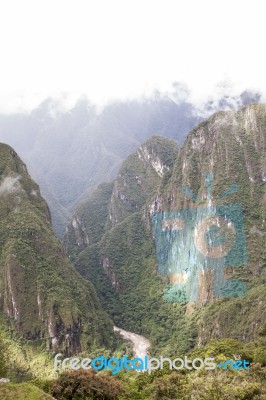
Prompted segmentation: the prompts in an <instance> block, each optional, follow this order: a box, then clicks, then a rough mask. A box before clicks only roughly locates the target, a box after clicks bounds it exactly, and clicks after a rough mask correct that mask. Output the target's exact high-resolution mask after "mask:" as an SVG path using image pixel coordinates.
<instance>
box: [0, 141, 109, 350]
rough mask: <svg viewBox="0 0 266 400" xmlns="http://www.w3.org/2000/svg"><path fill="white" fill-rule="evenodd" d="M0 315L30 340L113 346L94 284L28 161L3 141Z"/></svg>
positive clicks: (50, 345)
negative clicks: (74, 259) (67, 246)
mask: <svg viewBox="0 0 266 400" xmlns="http://www.w3.org/2000/svg"><path fill="white" fill-rule="evenodd" d="M0 294H1V296H0V317H1V331H2V332H4V331H5V330H6V329H9V330H12V331H13V332H14V333H16V334H18V336H19V337H21V338H23V339H24V340H25V341H26V342H27V343H29V344H33V345H34V344H43V346H44V347H45V348H46V349H47V350H49V351H51V352H56V351H62V352H64V353H65V354H76V353H78V352H80V351H83V350H85V349H86V350H87V349H92V348H94V347H95V346H96V347H97V346H109V347H112V345H113V331H112V322H111V320H110V318H109V317H108V316H107V314H106V313H105V312H104V311H103V309H102V307H101V304H100V302H99V299H98V297H97V295H96V292H95V289H94V287H93V285H92V284H91V283H90V282H88V281H85V280H84V279H83V278H82V277H81V276H80V275H79V273H78V272H77V271H76V270H75V269H74V267H73V266H72V265H71V263H70V262H69V259H68V257H67V255H66V253H65V251H64V248H63V246H62V244H61V243H60V242H59V240H58V239H57V238H56V237H55V236H54V233H53V231H52V226H51V216H50V211H49V208H48V206H47V204H46V202H45V201H44V199H43V198H42V197H41V195H40V189H39V186H38V185H37V184H36V183H35V182H34V181H33V180H32V179H31V177H30V176H29V174H28V172H27V168H26V166H25V164H24V163H23V162H22V161H21V160H20V158H19V157H18V155H17V153H16V152H15V151H14V150H13V149H12V148H11V147H9V146H8V145H5V144H1V145H0Z"/></svg>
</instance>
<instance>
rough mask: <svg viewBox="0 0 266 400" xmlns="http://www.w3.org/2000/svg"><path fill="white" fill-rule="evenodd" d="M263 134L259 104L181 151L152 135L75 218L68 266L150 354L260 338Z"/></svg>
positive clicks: (204, 127) (216, 123)
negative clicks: (146, 342)
mask: <svg viewBox="0 0 266 400" xmlns="http://www.w3.org/2000/svg"><path fill="white" fill-rule="evenodd" d="M265 133H266V106H265V105H262V104H261V105H250V106H247V107H245V108H242V109H240V110H239V111H228V112H219V113H216V114H214V115H213V116H212V117H210V118H209V119H208V120H207V121H206V122H202V123H201V124H199V125H198V126H197V127H196V128H195V129H193V130H192V131H191V132H190V134H189V135H188V137H187V139H186V141H185V143H184V145H183V146H182V148H181V149H180V150H178V148H177V146H176V144H175V143H174V142H172V141H171V140H169V139H166V138H163V137H160V136H159V137H158V136H155V137H153V138H151V139H149V140H148V141H147V142H146V143H144V144H143V145H141V146H140V147H139V148H138V150H137V151H136V152H135V153H133V155H131V156H129V157H128V158H127V159H126V160H125V161H124V162H123V164H122V167H121V168H120V170H119V172H118V175H117V177H116V179H115V181H114V183H113V184H106V185H101V186H99V188H98V189H97V191H95V192H94V193H93V194H92V195H91V197H90V198H89V199H88V200H87V201H86V202H84V203H83V204H82V205H81V206H79V207H78V208H77V209H76V212H75V213H74V215H73V217H72V220H71V223H70V225H69V226H68V230H67V234H66V238H65V242H66V247H67V249H68V251H69V254H70V255H71V257H72V259H73V260H74V262H75V265H76V268H77V269H78V271H79V272H80V273H81V274H82V275H83V276H84V277H85V278H88V279H90V280H92V282H93V283H94V284H95V287H96V290H97V293H98V295H99V297H100V299H101V301H102V303H103V305H104V308H105V309H106V310H107V311H108V312H109V314H110V315H111V316H112V318H113V320H114V321H115V323H116V324H117V325H118V326H122V327H124V328H126V329H128V330H133V331H135V332H138V333H142V334H145V335H146V336H148V337H149V338H150V339H151V341H152V343H153V346H154V347H153V350H154V351H156V350H158V351H159V350H160V351H161V352H162V351H164V353H165V354H170V355H171V354H176V353H177V352H180V351H183V352H186V351H188V350H189V349H191V348H193V347H194V346H196V345H198V344H202V343H206V342H207V341H208V340H210V339H215V338H228V337H229V338H234V339H238V340H240V341H244V342H247V341H250V340H252V339H254V338H255V337H256V336H257V335H258V333H259V332H260V331H261V330H263V329H265V323H266V314H265V302H266V298H265V296H266V293H265V279H266V278H265V266H266V253H265V251H266V246H265V244H266V230H265V216H266V215H265V204H266V203H265V180H266V177H265V173H266V164H265V139H266V137H265ZM204 224H205V225H204ZM205 242H206V243H207V244H206V243H205ZM212 246H213V248H212ZM160 354H161V353H160Z"/></svg>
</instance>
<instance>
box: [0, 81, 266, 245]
mask: <svg viewBox="0 0 266 400" xmlns="http://www.w3.org/2000/svg"><path fill="white" fill-rule="evenodd" d="M260 97H261V96H260V94H257V93H253V92H250V91H246V92H243V93H241V94H239V95H236V96H232V95H231V94H230V95H228V94H227V93H226V92H225V93H224V94H223V96H222V97H220V98H217V96H216V97H210V98H209V99H208V101H206V102H205V103H204V104H203V105H201V107H199V106H198V105H195V104H193V103H192V102H191V100H189V93H188V91H187V90H186V88H185V86H184V85H182V84H174V85H173V92H172V93H171V94H170V95H166V94H162V93H160V92H159V91H157V92H154V95H153V96H151V97H149V98H145V99H137V100H128V101H119V102H114V103H111V104H109V105H106V106H105V107H103V108H102V110H100V111H99V108H97V107H96V106H95V105H94V104H92V103H90V102H89V100H88V99H87V98H85V97H82V98H81V99H80V100H79V101H78V102H77V103H76V105H75V106H74V107H73V108H71V109H69V110H63V109H60V107H58V103H57V101H56V100H55V99H52V98H50V99H47V100H45V101H44V102H42V103H41V104H40V105H39V106H38V107H37V108H35V109H33V110H32V111H31V112H30V113H29V114H18V113H16V114H9V115H4V114H2V115H0V141H1V142H4V143H7V144H9V145H11V146H13V147H14V148H15V149H16V151H17V152H18V153H19V155H20V156H21V158H22V159H23V161H24V162H26V163H27V165H28V168H29V171H30V174H31V175H32V177H33V178H34V179H35V180H36V181H37V182H38V184H39V185H40V188H41V192H42V194H43V196H44V197H45V199H46V200H47V202H48V204H49V207H50V210H51V213H52V219H53V226H54V230H55V232H56V234H57V235H58V237H60V238H62V237H63V234H64V231H65V227H66V224H67V221H68V218H69V216H70V214H71V212H72V210H73V209H74V207H75V206H76V205H77V204H78V203H80V202H81V201H83V200H84V199H86V198H87V196H88V195H89V194H90V193H91V192H92V190H93V189H95V187H96V186H97V185H98V184H99V183H101V182H106V181H110V180H111V179H113V178H114V176H115V174H116V173H117V171H118V169H119V167H120V165H121V162H122V161H123V160H124V159H125V158H126V157H127V156H128V155H129V154H130V153H131V152H132V151H134V150H135V149H136V148H137V147H138V146H139V145H140V144H141V143H143V142H144V141H145V140H147V139H148V138H149V137H151V136H152V135H154V134H159V135H163V136H166V137H169V138H171V139H174V140H175V141H176V142H177V143H178V144H182V143H183V141H184V139H185V137H186V134H187V133H188V132H189V131H190V130H191V129H192V128H194V127H195V126H196V125H197V124H198V123H199V122H200V121H202V120H203V119H204V118H206V117H208V116H209V115H210V114H211V113H213V112H214V111H217V110H221V109H234V108H237V107H239V106H241V105H246V104H248V103H254V102H258V101H259V100H260Z"/></svg>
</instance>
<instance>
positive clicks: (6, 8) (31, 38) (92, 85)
mask: <svg viewBox="0 0 266 400" xmlns="http://www.w3.org/2000/svg"><path fill="white" fill-rule="evenodd" d="M264 6H265V2H264V1H263V0H252V2H250V1H246V0H243V1H239V0H234V1H232V0H230V1H228V0H222V1H221V0H212V1H211V0H200V1H198V0H23V1H22V0H8V1H5V0H0V112H7V113H9V112H14V111H24V110H30V109H32V108H33V107H35V106H36V105H37V104H39V103H40V102H41V101H42V100H44V99H45V98H47V97H58V98H60V99H64V101H65V102H66V103H69V104H70V103H71V102H74V101H75V99H76V98H78V97H79V96H81V95H83V94H85V95H86V96H87V97H88V98H89V99H91V100H92V101H93V102H95V103H96V104H105V103H106V102H110V101H113V100H118V99H129V98H135V97H140V96H143V95H149V94H151V93H152V92H153V91H154V90H160V91H171V87H172V83H173V82H183V83H184V84H186V85H187V86H188V88H189V89H190V96H191V99H192V100H193V101H201V100H202V99H203V98H206V97H208V96H209V95H210V94H211V93H216V94H217V93H220V92H222V91H223V90H224V86H226V87H228V86H229V87H230V88H231V89H230V90H231V91H232V92H238V91H241V90H244V89H246V88H247V89H253V90H258V91H260V92H262V93H266V79H265V71H266V57H265V36H266V35H265V33H266V32H265V30H266V25H265V12H264ZM265 8H266V7H265Z"/></svg>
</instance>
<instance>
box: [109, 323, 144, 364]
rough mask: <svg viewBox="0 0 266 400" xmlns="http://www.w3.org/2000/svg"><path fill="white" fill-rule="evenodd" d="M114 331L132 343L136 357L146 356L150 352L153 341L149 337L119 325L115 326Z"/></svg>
mask: <svg viewBox="0 0 266 400" xmlns="http://www.w3.org/2000/svg"><path fill="white" fill-rule="evenodd" d="M114 331H115V332H118V333H119V334H120V335H121V336H122V337H123V338H124V339H126V340H129V341H130V342H131V343H132V345H133V351H134V355H135V357H138V358H144V357H145V356H146V355H147V354H148V351H149V348H150V347H151V342H150V341H149V340H148V339H147V338H145V337H144V336H141V335H137V334H136V333H133V332H128V331H125V330H124V329H121V328H118V327H117V326H114Z"/></svg>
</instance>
